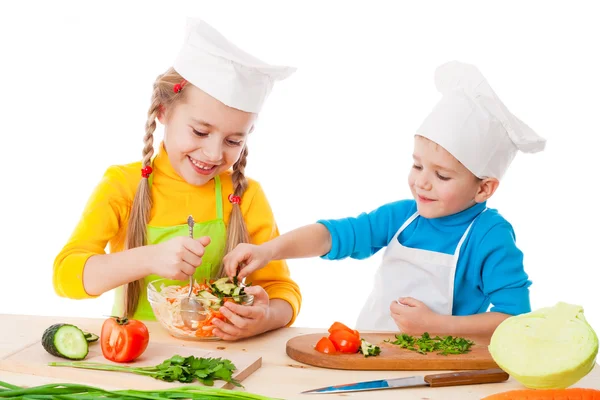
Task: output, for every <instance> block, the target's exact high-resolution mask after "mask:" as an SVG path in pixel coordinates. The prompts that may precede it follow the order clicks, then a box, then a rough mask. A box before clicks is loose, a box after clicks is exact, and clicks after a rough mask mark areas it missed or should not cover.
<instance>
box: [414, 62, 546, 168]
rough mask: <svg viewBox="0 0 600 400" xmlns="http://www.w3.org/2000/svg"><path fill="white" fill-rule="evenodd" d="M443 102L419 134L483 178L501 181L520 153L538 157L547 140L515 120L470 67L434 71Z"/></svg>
mask: <svg viewBox="0 0 600 400" xmlns="http://www.w3.org/2000/svg"><path fill="white" fill-rule="evenodd" d="M435 85H436V87H437V89H438V91H439V92H441V93H442V98H441V100H440V101H439V102H438V103H437V104H436V106H435V107H434V108H433V111H431V113H430V114H429V115H428V116H427V117H426V118H425V120H424V121H423V123H422V124H421V127H420V128H419V129H418V130H417V134H418V135H421V136H424V137H426V138H428V139H430V140H432V141H434V142H436V143H437V144H439V145H440V146H442V147H443V148H445V149H446V150H447V151H448V152H449V153H450V154H452V155H453V156H454V157H455V158H456V159H457V160H458V161H460V162H461V163H462V164H463V165H464V166H465V167H466V168H468V169H469V170H470V171H471V172H472V173H473V174H474V175H476V176H477V177H479V178H485V177H489V178H497V179H500V178H502V176H503V175H504V173H505V172H506V170H507V169H508V166H509V165H510V163H511V162H512V160H513V159H514V157H515V155H516V153H517V151H518V150H521V151H522V152H525V153H535V152H538V151H541V150H543V149H544V148H545V145H546V139H544V138H542V137H540V136H539V135H537V134H536V133H535V132H534V131H533V130H532V129H531V128H530V127H529V126H527V125H526V124H525V123H524V122H522V121H521V120H519V119H518V118H517V117H516V116H514V115H513V114H512V113H511V112H510V111H509V110H508V109H507V108H506V106H505V105H504V104H503V103H502V102H501V101H500V99H499V98H498V96H496V94H495V93H494V91H493V90H492V88H491V86H490V85H489V83H488V82H487V80H486V79H485V78H484V76H483V75H482V74H481V73H480V72H479V70H478V69H477V68H476V67H475V66H473V65H470V64H464V63H461V62H457V61H451V62H448V63H446V64H443V65H441V66H439V67H438V68H437V69H436V71H435Z"/></svg>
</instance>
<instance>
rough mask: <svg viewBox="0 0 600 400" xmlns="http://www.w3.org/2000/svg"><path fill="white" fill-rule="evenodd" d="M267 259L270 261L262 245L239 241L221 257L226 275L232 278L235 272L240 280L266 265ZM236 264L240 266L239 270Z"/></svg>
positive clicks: (269, 256)
mask: <svg viewBox="0 0 600 400" xmlns="http://www.w3.org/2000/svg"><path fill="white" fill-rule="evenodd" d="M269 261H271V255H270V254H269V252H268V251H267V250H266V249H265V247H264V246H256V245H253V244H248V243H240V244H239V245H237V247H236V248H235V249H233V250H231V251H230V252H229V254H227V255H226V256H225V257H223V267H224V268H225V274H226V275H227V276H228V277H230V278H233V277H234V276H236V274H237V277H238V279H239V280H240V281H241V280H242V279H244V278H245V277H247V276H248V275H250V274H251V273H252V272H254V271H256V270H257V269H260V268H262V267H264V266H265V265H267V264H268V263H269ZM238 266H239V267H240V270H239V272H238Z"/></svg>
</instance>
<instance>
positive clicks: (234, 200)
mask: <svg viewBox="0 0 600 400" xmlns="http://www.w3.org/2000/svg"><path fill="white" fill-rule="evenodd" d="M227 198H228V199H229V202H230V203H231V204H240V203H241V201H242V199H241V198H240V196H234V195H233V193H232V194H230V195H229V196H227Z"/></svg>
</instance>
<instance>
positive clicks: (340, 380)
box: [0, 314, 600, 400]
mask: <svg viewBox="0 0 600 400" xmlns="http://www.w3.org/2000/svg"><path fill="white" fill-rule="evenodd" d="M103 321H104V319H91V318H65V317H47V316H28V315H10V314H0V327H2V329H0V359H3V358H6V357H7V356H9V355H11V354H13V353H15V352H16V351H18V350H20V349H22V348H24V347H25V346H28V345H31V344H32V343H34V342H36V341H38V340H39V339H40V338H41V336H42V333H43V331H44V330H45V329H46V328H47V327H48V326H50V325H52V324H53V323H57V322H68V323H72V324H75V325H77V326H79V327H80V328H82V329H85V330H89V331H93V332H97V333H99V332H100V327H101V326H102V322H103ZM146 325H147V326H148V329H149V330H150V335H151V340H152V341H157V342H163V343H181V341H180V340H178V339H175V338H173V337H171V336H170V335H169V334H168V333H167V332H166V331H165V330H164V329H162V327H161V326H160V325H159V324H158V323H156V322H148V323H146ZM325 331H326V328H324V329H314V328H283V329H279V330H276V331H273V332H269V333H266V334H264V335H261V336H258V337H254V338H250V339H246V340H241V341H237V342H224V341H218V342H189V341H185V343H186V345H192V346H195V345H197V346H202V347H203V348H207V349H217V347H225V351H226V350H239V351H252V352H257V353H260V354H261V355H262V367H261V368H259V369H258V370H257V371H256V372H254V373H253V374H252V375H250V377H248V378H246V379H245V380H244V381H243V382H242V384H243V385H244V389H242V390H245V391H248V392H251V393H256V394H261V395H264V396H270V397H275V398H280V399H310V398H313V399H314V398H324V399H326V398H336V397H339V396H344V397H349V398H353V399H382V400H383V399H397V398H402V399H419V400H421V399H427V400H471V399H473V400H475V399H481V398H482V397H485V396H486V395H489V394H493V393H498V392H503V391H507V390H513V389H522V388H523V386H522V385H521V384H520V383H518V382H516V381H515V380H514V379H513V378H512V377H511V378H510V379H509V380H508V381H506V382H502V383H492V384H482V385H471V386H458V387H457V386H455V387H441V388H407V389H394V390H378V391H368V392H354V393H344V394H329V395H307V394H300V392H302V391H304V390H309V389H314V388H318V387H323V386H330V385H337V384H344V383H350V382H356V381H364V380H374V379H384V378H400V377H406V376H412V375H424V374H429V373H436V372H449V371H346V370H334V369H326V368H318V367H313V366H309V365H303V364H300V363H298V362H297V361H295V360H293V359H291V358H289V357H288V356H287V354H286V353H285V344H286V342H287V341H288V340H289V339H291V338H292V337H295V336H297V335H303V334H308V333H315V332H325ZM41 351H43V350H41ZM0 380H2V381H5V382H8V383H12V384H14V385H19V386H37V385H41V384H46V383H57V382H60V383H67V382H66V381H65V380H59V379H56V378H51V377H45V376H35V375H28V374H19V373H13V372H7V371H0ZM68 383H82V384H90V383H89V382H79V381H73V382H68ZM96 386H97V385H96ZM573 387H587V388H594V389H600V367H599V366H598V364H596V366H595V368H594V369H593V370H592V371H591V372H590V373H589V374H588V375H587V376H586V377H585V378H583V379H582V380H580V381H579V382H578V383H577V384H575V385H574V386H573ZM104 388H106V389H110V390H112V389H128V388H115V387H111V386H110V385H109V384H107V385H106V386H104ZM236 390H238V389H236ZM315 396H316V397H315Z"/></svg>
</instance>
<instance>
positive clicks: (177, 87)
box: [173, 79, 187, 93]
mask: <svg viewBox="0 0 600 400" xmlns="http://www.w3.org/2000/svg"><path fill="white" fill-rule="evenodd" d="M186 83H187V81H186V80H185V79H182V80H181V82H179V83H176V84H175V85H173V91H174V92H175V93H179V92H181V89H183V87H184V86H185V84H186Z"/></svg>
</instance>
